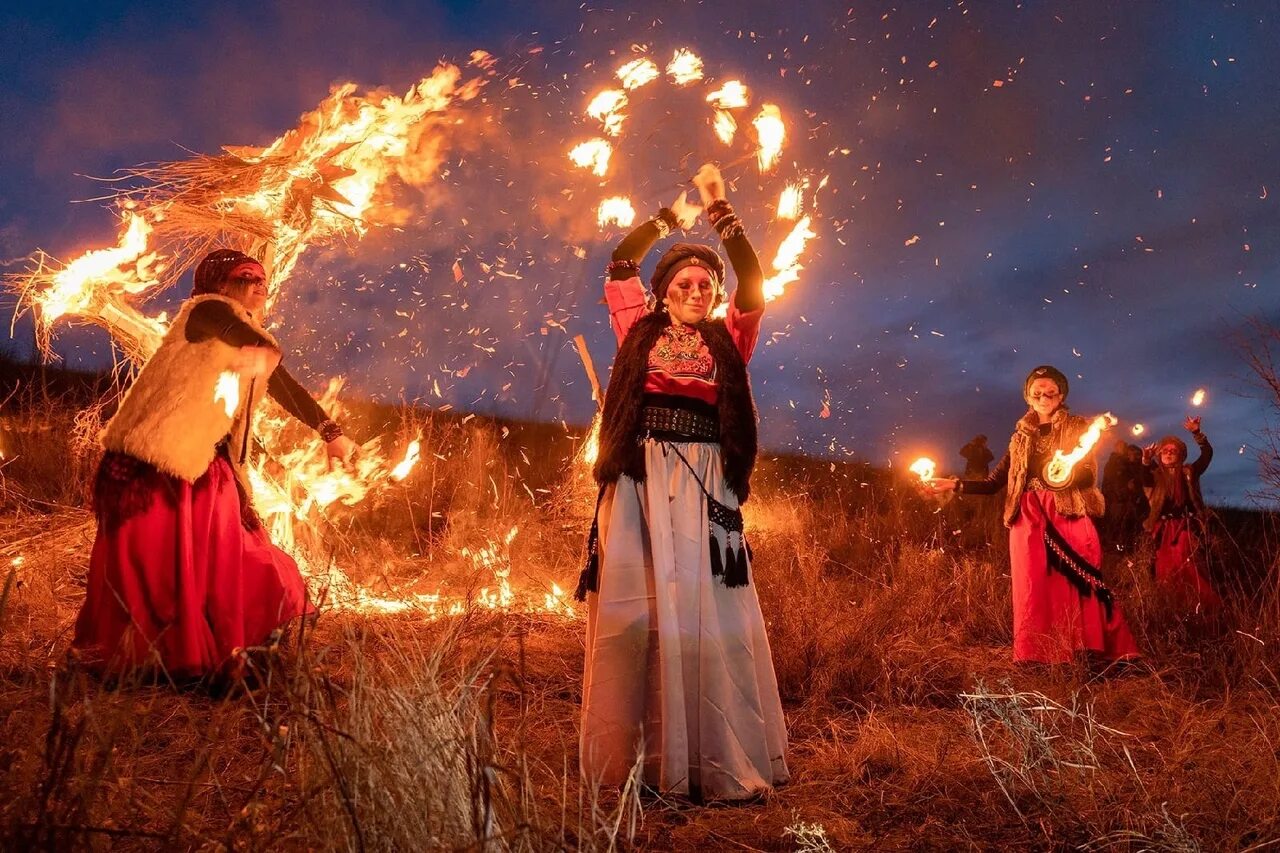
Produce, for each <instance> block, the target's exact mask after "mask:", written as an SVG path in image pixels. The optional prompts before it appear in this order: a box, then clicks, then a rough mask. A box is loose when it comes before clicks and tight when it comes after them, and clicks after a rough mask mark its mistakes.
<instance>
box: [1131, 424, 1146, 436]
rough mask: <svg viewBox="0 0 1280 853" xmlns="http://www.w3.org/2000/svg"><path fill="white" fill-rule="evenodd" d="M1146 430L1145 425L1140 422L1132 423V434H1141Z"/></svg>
mask: <svg viewBox="0 0 1280 853" xmlns="http://www.w3.org/2000/svg"><path fill="white" fill-rule="evenodd" d="M1146 431H1147V428H1146V427H1145V426H1143V425H1142V424H1134V425H1133V430H1132V432H1133V434H1134V435H1142V434H1143V433H1144V432H1146Z"/></svg>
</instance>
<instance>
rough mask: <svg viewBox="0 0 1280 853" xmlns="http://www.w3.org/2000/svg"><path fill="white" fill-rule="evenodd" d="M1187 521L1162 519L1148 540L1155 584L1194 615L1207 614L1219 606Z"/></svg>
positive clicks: (1197, 541) (1193, 528) (1197, 539)
mask: <svg viewBox="0 0 1280 853" xmlns="http://www.w3.org/2000/svg"><path fill="white" fill-rule="evenodd" d="M1191 522H1192V519H1189V518H1162V519H1160V520H1158V521H1157V522H1156V527H1155V530H1154V531H1152V534H1151V537H1152V539H1153V540H1154V541H1155V546H1156V555H1155V573H1156V583H1158V584H1159V585H1160V587H1161V588H1162V589H1164V590H1166V591H1167V592H1168V593H1169V594H1170V595H1171V596H1173V597H1174V599H1175V600H1176V601H1177V603H1178V605H1179V606H1181V607H1185V608H1186V609H1187V610H1190V611H1192V612H1194V613H1211V612H1214V611H1216V610H1218V609H1219V608H1221V607H1222V599H1221V598H1219V597H1218V594H1217V593H1216V592H1214V590H1213V586H1212V585H1211V584H1210V583H1209V581H1208V579H1207V577H1206V574H1207V572H1206V570H1205V564H1204V543H1202V542H1201V541H1200V536H1199V535H1198V533H1197V532H1196V526H1195V525H1194V524H1192V523H1191Z"/></svg>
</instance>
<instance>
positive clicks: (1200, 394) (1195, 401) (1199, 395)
mask: <svg viewBox="0 0 1280 853" xmlns="http://www.w3.org/2000/svg"><path fill="white" fill-rule="evenodd" d="M1205 395H1206V392H1205V390H1204V389H1203V388H1197V389H1196V393H1194V394H1192V395H1191V405H1193V406H1203V405H1204V398H1205Z"/></svg>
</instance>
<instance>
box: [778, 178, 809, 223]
mask: <svg viewBox="0 0 1280 853" xmlns="http://www.w3.org/2000/svg"><path fill="white" fill-rule="evenodd" d="M803 202H804V189H803V187H801V185H800V183H799V182H798V181H792V182H791V183H789V184H787V185H786V186H785V187H783V188H782V195H780V196H778V218H779V219H792V220H794V219H796V218H797V217H799V216H800V205H801V204H802V203H803Z"/></svg>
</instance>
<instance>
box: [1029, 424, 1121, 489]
mask: <svg viewBox="0 0 1280 853" xmlns="http://www.w3.org/2000/svg"><path fill="white" fill-rule="evenodd" d="M1116 422H1117V419H1116V418H1115V416H1113V415H1112V414H1111V413H1110V412H1104V413H1103V414H1101V415H1098V416H1097V417H1096V418H1094V419H1093V421H1092V422H1090V424H1089V428H1088V429H1087V430H1085V431H1084V435H1082V436H1080V440H1079V441H1077V442H1076V446H1075V448H1074V449H1073V450H1072V451H1071V452H1070V453H1063V452H1062V451H1061V450H1055V451H1053V458H1052V459H1050V460H1049V461H1048V463H1046V464H1045V466H1044V475H1043V476H1044V481H1045V483H1046V484H1048V485H1049V486H1050V487H1051V488H1055V489H1059V488H1062V487H1064V486H1066V485H1067V483H1069V482H1071V472H1072V471H1074V470H1075V467H1076V463H1077V462H1079V461H1080V460H1081V459H1083V458H1085V457H1086V456H1088V455H1089V452H1090V451H1092V450H1093V447H1094V445H1095V444H1097V443H1098V439H1099V438H1101V437H1102V433H1103V431H1105V430H1107V429H1109V428H1110V427H1113V426H1115V424H1116Z"/></svg>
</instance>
